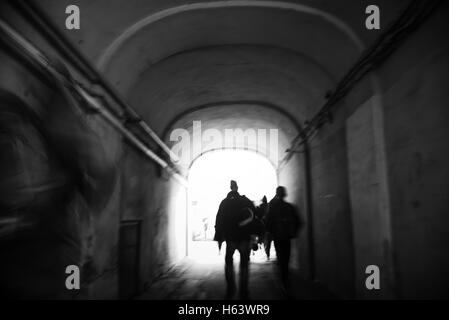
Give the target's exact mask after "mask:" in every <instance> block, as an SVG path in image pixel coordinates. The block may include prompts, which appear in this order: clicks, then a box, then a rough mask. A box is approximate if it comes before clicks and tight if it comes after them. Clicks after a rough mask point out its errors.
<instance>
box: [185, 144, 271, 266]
mask: <svg viewBox="0 0 449 320" xmlns="http://www.w3.org/2000/svg"><path fill="white" fill-rule="evenodd" d="M230 180H235V181H237V183H238V186H239V190H238V191H239V193H240V194H241V195H245V196H247V197H248V198H249V199H250V200H251V201H253V202H254V204H255V205H256V206H257V205H259V204H260V201H261V199H262V197H263V196H264V195H265V196H266V197H267V199H271V198H273V196H274V193H275V189H276V186H277V185H278V177H277V173H276V168H275V167H274V166H273V165H272V163H271V162H270V161H269V160H268V159H267V158H266V157H264V156H262V155H260V154H258V153H256V152H253V151H249V150H241V149H225V150H216V151H210V152H207V153H205V154H203V155H202V156H200V157H199V158H197V159H196V160H195V161H194V162H193V164H192V166H191V167H190V170H189V174H188V202H187V203H188V211H187V212H188V213H187V238H188V239H187V248H188V250H187V256H188V257H189V258H191V259H193V260H195V261H197V262H203V263H205V262H214V261H218V259H221V258H220V256H219V250H218V248H217V243H216V242H214V241H213V237H214V232H215V229H214V224H215V216H216V214H217V211H218V207H219V204H220V202H221V201H222V200H223V199H224V198H225V197H226V195H227V193H228V192H229V191H230V190H229V185H230ZM223 250H224V248H222V250H221V252H224V251H223ZM220 261H221V260H220Z"/></svg>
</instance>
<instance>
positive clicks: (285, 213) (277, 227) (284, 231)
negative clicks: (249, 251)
mask: <svg viewBox="0 0 449 320" xmlns="http://www.w3.org/2000/svg"><path fill="white" fill-rule="evenodd" d="M286 196H287V191H286V189H285V187H282V186H279V187H277V189H276V196H275V197H274V198H273V200H271V201H270V203H269V206H268V213H267V216H266V219H265V224H266V228H267V230H268V232H270V234H271V235H272V237H273V241H274V248H275V249H276V255H277V258H278V264H279V267H280V271H281V280H282V283H283V284H284V286H287V285H288V273H289V262H290V251H291V239H293V238H296V237H297V236H298V231H299V228H300V225H301V223H300V219H299V215H298V212H297V210H296V208H295V207H294V206H293V205H292V204H290V203H288V202H286V201H285V200H284V198H285V197H286Z"/></svg>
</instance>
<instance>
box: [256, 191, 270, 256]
mask: <svg viewBox="0 0 449 320" xmlns="http://www.w3.org/2000/svg"><path fill="white" fill-rule="evenodd" d="M267 214H268V203H267V197H266V196H263V198H262V203H261V204H260V206H259V207H258V208H257V215H258V217H259V219H260V220H261V221H262V222H263V225H264V230H263V231H264V234H263V235H262V236H261V239H262V240H263V243H264V248H265V254H266V255H267V259H268V260H269V259H270V250H271V242H272V241H273V237H272V235H271V233H270V232H268V231H267V229H266V226H265V224H266V218H267Z"/></svg>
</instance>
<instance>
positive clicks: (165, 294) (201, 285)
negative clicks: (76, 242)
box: [136, 242, 336, 300]
mask: <svg viewBox="0 0 449 320" xmlns="http://www.w3.org/2000/svg"><path fill="white" fill-rule="evenodd" d="M200 253H201V255H200ZM205 253H207V254H205ZM271 256H272V258H271V259H270V260H268V261H267V259H266V256H265V253H264V252H263V250H258V251H256V252H252V254H251V257H250V278H249V288H250V299H251V300H321V299H335V298H336V297H335V296H333V295H332V294H331V293H330V292H328V291H327V290H326V289H325V288H322V287H321V286H319V285H317V284H315V283H313V282H310V281H307V280H304V279H303V278H301V277H300V276H299V274H298V272H295V270H292V271H291V275H290V278H291V286H290V289H289V290H288V291H286V290H284V289H283V288H282V286H281V284H280V283H279V281H278V276H277V264H276V257H275V253H274V250H273V249H272V254H271ZM238 261H239V259H238V254H237V253H236V254H235V255H234V267H235V270H236V280H238ZM225 289H226V282H225V279H224V250H222V253H221V255H219V254H218V250H217V247H216V243H213V242H203V243H200V244H199V245H198V247H197V248H196V250H195V253H193V254H191V255H189V257H186V258H184V259H183V260H182V261H180V262H179V263H178V264H176V265H175V266H173V267H172V268H171V269H170V270H169V271H168V272H166V273H165V274H163V275H161V276H160V277H158V278H157V279H156V280H155V281H154V282H153V283H152V284H151V285H150V286H149V287H148V288H147V289H146V291H145V292H144V293H143V294H141V295H140V296H138V297H137V298H136V299H138V300H222V299H224V297H225ZM237 298H238V296H236V297H235V298H234V299H237Z"/></svg>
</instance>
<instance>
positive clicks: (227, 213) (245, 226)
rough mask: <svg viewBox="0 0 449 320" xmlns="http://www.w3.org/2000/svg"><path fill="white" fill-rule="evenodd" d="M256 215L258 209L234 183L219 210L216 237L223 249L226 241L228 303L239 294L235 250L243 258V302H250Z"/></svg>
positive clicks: (241, 282) (241, 283) (241, 260)
mask: <svg viewBox="0 0 449 320" xmlns="http://www.w3.org/2000/svg"><path fill="white" fill-rule="evenodd" d="M254 213H255V207H254V204H253V203H252V201H251V200H249V199H248V198H247V197H245V196H244V195H240V194H239V193H238V186H237V182H236V181H234V180H231V191H230V192H229V193H228V195H227V196H226V198H225V199H224V200H223V201H221V203H220V206H219V209H218V213H217V217H216V222H215V237H214V240H215V241H217V242H218V245H219V247H220V248H221V244H222V243H223V242H224V241H226V255H225V278H226V284H227V289H226V299H232V297H233V296H234V294H235V291H236V286H235V274H234V264H233V255H234V252H235V250H238V251H239V254H240V279H239V293H240V298H241V299H248V294H249V292H248V273H249V270H248V269H249V256H250V252H251V233H252V223H253V221H254Z"/></svg>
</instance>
